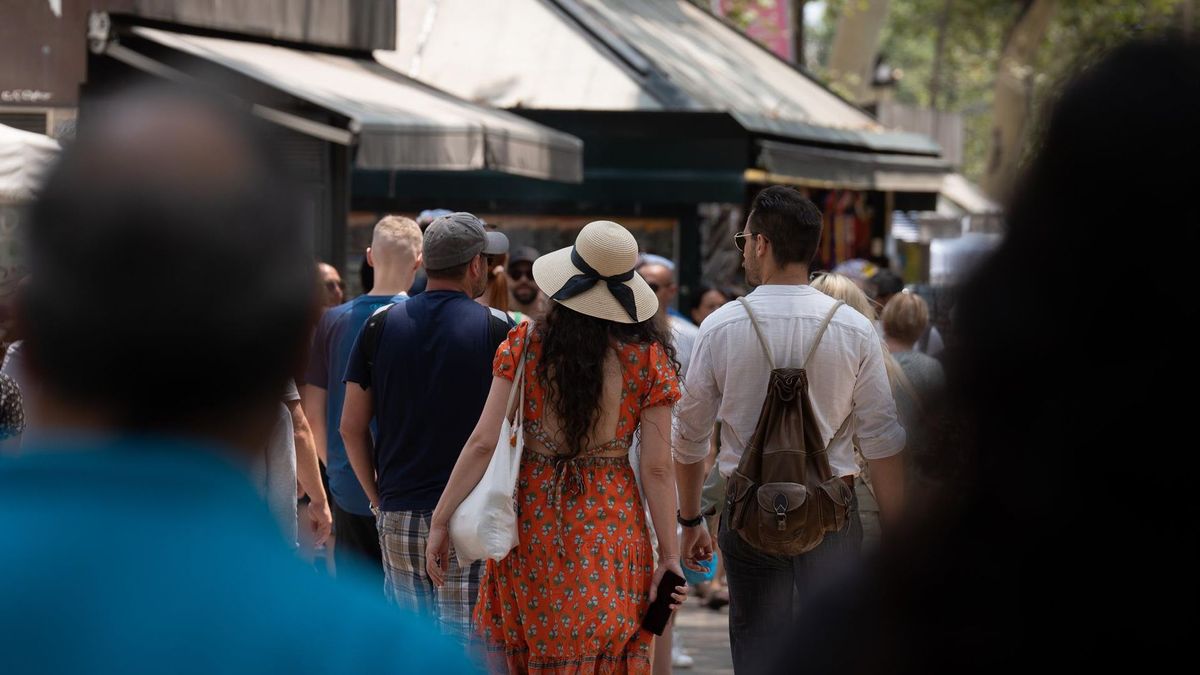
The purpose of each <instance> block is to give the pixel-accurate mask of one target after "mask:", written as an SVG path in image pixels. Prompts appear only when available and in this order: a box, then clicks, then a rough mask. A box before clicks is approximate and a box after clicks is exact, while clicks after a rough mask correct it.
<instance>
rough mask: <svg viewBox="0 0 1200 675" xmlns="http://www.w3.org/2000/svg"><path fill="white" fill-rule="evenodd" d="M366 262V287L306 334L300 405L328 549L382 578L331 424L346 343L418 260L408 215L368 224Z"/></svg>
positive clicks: (367, 521) (363, 500)
mask: <svg viewBox="0 0 1200 675" xmlns="http://www.w3.org/2000/svg"><path fill="white" fill-rule="evenodd" d="M367 264H368V265H370V266H371V268H372V269H373V270H374V271H375V283H374V285H373V286H372V288H371V289H370V290H369V291H368V292H367V294H366V295H360V296H359V297H357V298H355V299H353V300H351V301H350V302H346V303H342V304H340V305H338V306H337V307H334V308H332V309H330V310H329V311H327V312H325V315H324V316H322V317H321V321H320V323H318V324H317V330H316V331H315V332H314V334H313V345H312V350H311V352H310V355H309V362H308V373H307V376H306V380H307V383H308V384H307V387H306V389H305V392H304V407H305V410H306V412H307V413H308V419H309V420H310V423H311V425H312V429H313V436H314V437H315V438H316V439H317V454H318V455H320V456H321V458H322V459H323V460H324V462H325V467H326V472H327V473H328V475H329V491H330V492H331V493H332V495H333V499H332V500H331V501H332V507H333V522H334V528H335V529H336V532H337V540H336V543H335V548H334V557H335V560H336V563H337V566H338V568H339V569H345V568H346V567H347V566H349V565H356V564H357V565H365V566H366V568H367V571H368V572H369V574H370V575H371V576H372V577H373V578H375V579H378V580H379V581H380V582H382V581H383V562H382V558H381V557H380V555H379V533H378V532H377V531H376V529H375V516H374V515H372V514H371V503H370V502H369V501H368V500H367V495H366V494H365V493H363V490H362V486H361V485H359V484H358V478H356V477H355V476H354V469H352V468H351V467H350V460H348V459H347V458H346V446H345V445H344V444H343V443H342V435H341V433H340V432H339V431H338V427H339V426H340V425H341V421H342V402H343V400H344V398H345V391H346V387H345V384H343V382H342V377H343V376H344V375H345V374H346V363H347V362H349V360H350V350H351V349H352V348H353V347H354V340H355V339H356V338H357V337H358V332H359V330H361V329H362V326H363V324H365V323H366V322H367V319H369V318H371V315H372V314H374V313H375V311H376V310H377V309H379V308H380V307H383V306H385V305H389V304H392V303H396V302H403V301H405V300H407V299H408V296H407V295H405V294H404V290H405V289H407V288H408V287H409V286H411V285H412V280H413V275H414V274H415V273H416V270H417V267H418V266H420V264H421V228H419V227H418V226H417V223H416V222H414V221H413V220H412V219H410V218H403V217H400V216H387V217H385V218H384V219H383V220H380V221H379V223H377V224H376V225H375V231H374V232H373V233H372V237H371V247H370V248H368V249H367Z"/></svg>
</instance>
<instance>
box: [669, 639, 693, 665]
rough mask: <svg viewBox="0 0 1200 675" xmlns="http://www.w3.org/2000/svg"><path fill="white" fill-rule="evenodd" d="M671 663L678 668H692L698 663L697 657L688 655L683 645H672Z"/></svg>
mask: <svg viewBox="0 0 1200 675" xmlns="http://www.w3.org/2000/svg"><path fill="white" fill-rule="evenodd" d="M671 665H672V666H674V667H676V668H691V667H692V666H694V665H696V659H693V658H692V657H690V656H688V654H687V653H686V652H684V651H683V647H682V646H681V645H678V644H675V645H672V646H671Z"/></svg>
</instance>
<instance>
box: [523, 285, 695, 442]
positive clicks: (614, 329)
mask: <svg viewBox="0 0 1200 675" xmlns="http://www.w3.org/2000/svg"><path fill="white" fill-rule="evenodd" d="M534 330H535V331H537V332H538V333H539V335H540V336H541V339H542V353H541V357H540V360H539V361H538V368H537V377H538V378H540V379H541V381H542V382H543V383H544V386H545V390H546V406H547V407H548V408H549V409H551V410H553V411H554V414H555V415H556V416H557V417H558V420H559V425H560V426H561V429H562V433H563V436H565V442H564V443H563V446H564V447H565V448H567V450H568V453H569V454H570V456H572V457H574V456H575V455H578V454H579V453H580V452H583V451H584V450H587V449H588V448H587V447H585V445H586V444H587V441H588V440H589V436H590V435H591V433H592V432H593V431H594V430H595V426H596V421H597V420H598V419H600V397H601V394H602V393H603V391H604V359H605V358H606V357H607V356H608V353H609V351H610V350H612V349H613V348H614V347H615V346H616V345H618V344H635V345H636V344H640V345H652V344H655V343H657V344H659V345H660V346H662V348H663V349H664V350H665V351H666V353H667V358H668V359H670V361H671V363H672V364H673V365H674V367H675V371H676V372H679V361H678V360H677V359H676V356H675V347H674V346H672V344H671V332H670V329H668V328H667V327H666V325H665V324H664V323H660V322H659V321H657V320H656V319H655V318H654V317H651V318H649V319H647V320H646V321H642V322H641V323H617V322H616V321H607V320H605V319H597V318H595V317H591V316H588V315H586V314H581V313H580V312H576V311H575V310H573V309H570V308H569V307H565V306H563V305H561V304H559V303H557V302H552V303H550V310H549V311H548V312H547V313H546V318H545V320H544V321H541V322H539V323H537V324H536V325H535V327H534ZM592 440H593V442H594V441H596V440H600V441H601V442H603V441H604V440H607V439H595V438H593V439H592Z"/></svg>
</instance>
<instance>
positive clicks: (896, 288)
mask: <svg viewBox="0 0 1200 675" xmlns="http://www.w3.org/2000/svg"><path fill="white" fill-rule="evenodd" d="M868 285H869V286H872V287H874V289H875V297H874V298H873V299H874V300H880V299H881V298H883V299H886V298H889V297H891V296H893V295H895V294H897V293H899V292H900V291H903V290H904V280H903V279H901V278H900V276H899V275H897V274H896V273H895V272H893V271H891V270H889V269H880V270H879V271H878V272H876V273H875V274H874V276H872V277H871V279H870V282H869V284H868ZM881 304H882V301H881Z"/></svg>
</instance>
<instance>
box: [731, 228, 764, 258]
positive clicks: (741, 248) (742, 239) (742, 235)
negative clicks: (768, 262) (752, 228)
mask: <svg viewBox="0 0 1200 675" xmlns="http://www.w3.org/2000/svg"><path fill="white" fill-rule="evenodd" d="M761 236H762V233H760V232H738V233H737V234H735V235H733V245H734V247H735V248H737V250H738V253H745V252H746V240H747V239H749V238H750V237H761Z"/></svg>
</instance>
